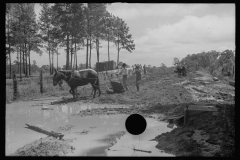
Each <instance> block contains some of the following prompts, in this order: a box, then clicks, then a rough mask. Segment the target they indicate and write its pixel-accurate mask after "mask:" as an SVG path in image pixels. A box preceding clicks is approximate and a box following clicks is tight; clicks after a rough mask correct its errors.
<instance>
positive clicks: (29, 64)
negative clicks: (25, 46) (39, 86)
mask: <svg viewBox="0 0 240 160" xmlns="http://www.w3.org/2000/svg"><path fill="white" fill-rule="evenodd" d="M30 51H31V49H30V47H29V51H28V66H29V67H28V69H29V76H31V61H30Z"/></svg>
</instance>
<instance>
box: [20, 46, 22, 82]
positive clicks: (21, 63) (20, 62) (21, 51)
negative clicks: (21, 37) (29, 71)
mask: <svg viewBox="0 0 240 160" xmlns="http://www.w3.org/2000/svg"><path fill="white" fill-rule="evenodd" d="M20 80H21V81H22V47H21V44H20Z"/></svg>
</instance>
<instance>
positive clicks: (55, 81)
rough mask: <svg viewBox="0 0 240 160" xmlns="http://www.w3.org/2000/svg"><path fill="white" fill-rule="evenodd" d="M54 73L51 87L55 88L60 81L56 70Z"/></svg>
mask: <svg viewBox="0 0 240 160" xmlns="http://www.w3.org/2000/svg"><path fill="white" fill-rule="evenodd" d="M54 71H55V73H54V75H53V85H54V86H56V85H57V84H58V82H59V81H60V80H61V75H60V73H59V72H58V71H57V70H56V69H55V70H54Z"/></svg>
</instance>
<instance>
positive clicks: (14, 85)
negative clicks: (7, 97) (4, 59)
mask: <svg viewBox="0 0 240 160" xmlns="http://www.w3.org/2000/svg"><path fill="white" fill-rule="evenodd" d="M18 95H19V94H18V84H17V77H16V73H15V71H13V100H16V99H17V98H18Z"/></svg>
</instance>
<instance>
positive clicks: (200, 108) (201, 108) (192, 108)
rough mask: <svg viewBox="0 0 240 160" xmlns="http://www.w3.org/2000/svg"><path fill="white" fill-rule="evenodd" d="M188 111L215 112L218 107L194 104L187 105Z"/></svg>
mask: <svg viewBox="0 0 240 160" xmlns="http://www.w3.org/2000/svg"><path fill="white" fill-rule="evenodd" d="M188 111H210V112H216V111H218V109H217V108H216V107H214V106H194V105H190V106H189V107H188Z"/></svg>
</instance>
